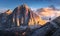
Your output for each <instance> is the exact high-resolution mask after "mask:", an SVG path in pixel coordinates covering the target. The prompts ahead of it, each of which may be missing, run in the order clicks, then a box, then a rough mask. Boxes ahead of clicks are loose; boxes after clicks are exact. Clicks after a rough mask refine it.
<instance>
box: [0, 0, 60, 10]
mask: <svg viewBox="0 0 60 36" xmlns="http://www.w3.org/2000/svg"><path fill="white" fill-rule="evenodd" d="M23 3H26V4H27V5H28V6H29V7H30V8H33V9H37V8H44V7H48V6H50V5H54V6H55V7H56V8H60V0H0V9H11V10H13V9H14V8H15V7H17V6H19V5H21V4H23Z"/></svg>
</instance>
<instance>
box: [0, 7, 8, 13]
mask: <svg viewBox="0 0 60 36" xmlns="http://www.w3.org/2000/svg"><path fill="white" fill-rule="evenodd" d="M6 10H8V9H7V8H0V13H3V12H5V11H6Z"/></svg>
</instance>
